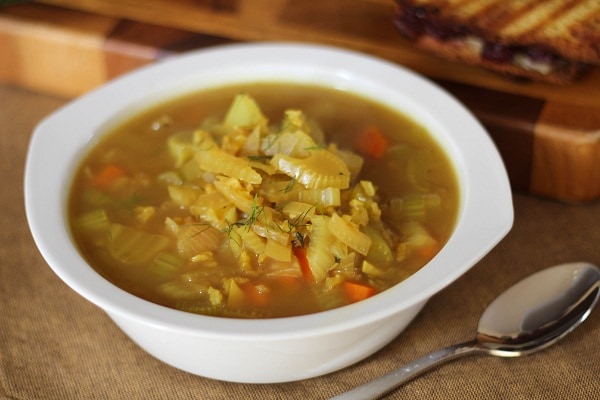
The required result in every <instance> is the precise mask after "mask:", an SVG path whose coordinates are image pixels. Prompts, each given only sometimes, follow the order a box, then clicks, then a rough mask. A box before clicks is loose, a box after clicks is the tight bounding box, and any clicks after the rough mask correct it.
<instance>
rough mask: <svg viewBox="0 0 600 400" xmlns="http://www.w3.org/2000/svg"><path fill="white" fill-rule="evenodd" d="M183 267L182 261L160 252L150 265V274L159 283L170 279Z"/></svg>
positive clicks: (172, 255) (174, 256)
mask: <svg viewBox="0 0 600 400" xmlns="http://www.w3.org/2000/svg"><path fill="white" fill-rule="evenodd" d="M182 265H183V260H182V259H181V258H179V257H177V256H176V255H174V254H171V253H167V252H160V253H158V254H157V255H156V257H154V259H153V260H152V263H151V264H150V272H151V274H152V275H153V276H154V277H156V278H158V279H159V280H161V281H166V280H167V279H171V278H172V277H173V275H174V274H175V273H176V272H177V271H179V269H180V268H181V266H182Z"/></svg>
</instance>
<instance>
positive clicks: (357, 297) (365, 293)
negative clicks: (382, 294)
mask: <svg viewBox="0 0 600 400" xmlns="http://www.w3.org/2000/svg"><path fill="white" fill-rule="evenodd" d="M342 287H343V289H344V293H345V294H346V296H347V297H348V299H349V300H350V301H351V302H352V303H356V302H357V301H361V300H365V299H367V298H369V297H371V296H373V295H375V294H376V293H377V289H375V288H374V287H372V286H369V285H366V284H362V283H358V282H351V281H344V282H343V283H342Z"/></svg>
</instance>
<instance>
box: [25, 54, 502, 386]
mask: <svg viewBox="0 0 600 400" xmlns="http://www.w3.org/2000/svg"><path fill="white" fill-rule="evenodd" d="M249 81H270V82H272V81H281V82H295V83H298V82H300V83H303V82H305V83H309V84H318V85H323V86H327V87H335V88H339V89H347V90H351V91H353V92H355V93H359V94H362V95H363V96H364V97H370V98H374V99H377V100H379V101H380V102H384V103H386V104H388V105H390V106H392V107H394V108H397V109H398V110H401V111H402V112H404V113H406V114H409V115H411V116H413V117H414V118H415V119H416V120H418V121H419V122H420V123H422V124H423V125H425V126H426V127H427V128H429V130H430V131H431V133H432V135H433V136H434V137H435V138H436V139H437V140H438V141H439V143H440V144H441V145H442V146H443V147H444V148H445V149H446V151H447V153H448V155H449V156H450V158H451V160H452V162H453V163H454V165H455V167H456V172H457V175H458V178H459V185H460V196H461V202H460V210H459V217H458V222H457V225H456V229H455V231H454V233H453V235H452V237H451V238H450V240H449V241H448V243H447V244H446V246H445V247H444V248H443V249H442V250H441V252H440V253H439V254H438V255H437V256H436V257H435V258H434V259H433V260H432V261H430V262H429V263H428V264H427V265H426V266H425V267H424V268H422V269H421V270H420V271H418V272H417V273H415V274H414V275H413V276H411V277H410V278H408V279H407V280H405V281H404V282H401V283H400V284H398V285H396V286H394V287H393V288H391V289H388V290H387V291H385V292H383V293H381V294H379V295H377V296H374V297H372V298H370V299H368V300H364V301H362V302H359V303H355V304H353V305H350V306H346V307H342V308H339V309H335V310H331V311H326V312H322V313H317V314H312V315H306V316H298V317H291V318H281V319H269V320H239V319H224V318H215V317H207V316H201V315H195V314H190V313H186V312H182V311H176V310H173V309H169V308H165V307H161V306H158V305H155V304H152V303H150V302H147V301H145V300H142V299H140V298H137V297H135V296H133V295H131V294H129V293H127V292H125V291H123V290H121V289H119V288H117V287H116V286H114V285H112V284H111V283H109V282H108V281H106V280H105V279H103V278H102V277H101V276H100V275H99V274H98V273H96V272H95V270H94V269H92V268H91V267H90V266H89V265H88V264H87V263H86V261H85V260H84V259H83V258H82V257H81V255H80V254H79V252H78V251H77V249H76V248H75V246H74V244H73V241H72V240H71V236H70V233H69V230H68V227H67V211H66V204H67V195H68V189H69V186H70V182H71V179H72V174H73V172H74V170H75V168H76V166H77V165H78V163H79V162H80V158H81V157H82V154H83V152H84V150H85V148H86V146H87V145H88V143H90V141H92V139H93V138H94V136H95V135H98V134H100V133H102V132H104V131H105V130H106V129H107V127H108V126H110V125H112V124H114V123H115V121H119V120H121V119H122V118H123V117H124V116H125V115H127V114H130V113H132V112H135V111H136V110H139V109H143V108H146V107H148V106H149V105H151V104H153V103H156V102H160V101H161V100H164V99H167V98H170V97H173V96H177V95H179V94H183V93H187V92H191V91H198V90H201V89H203V88H207V87H214V86H220V85H223V84H229V83H236V82H249ZM25 206H26V212H27V218H28V221H29V224H30V228H31V232H32V233H33V237H34V239H35V241H36V244H37V246H38V247H39V250H40V252H41V253H42V255H43V256H44V258H45V259H46V261H47V262H48V264H49V265H50V267H51V268H52V269H53V270H54V271H55V273H56V274H57V275H58V276H59V277H60V278H61V279H63V280H64V281H65V282H66V283H67V284H68V285H69V286H70V287H71V288H72V289H73V290H75V291H76V292H77V293H79V294H80V295H81V296H83V297H84V298H86V299H88V300H89V301H91V302H92V303H94V304H96V305H97V306H98V307H100V308H102V309H103V310H104V311H105V312H106V313H107V314H108V315H109V316H110V317H111V318H112V319H113V320H114V321H115V323H116V324H117V325H118V326H119V327H120V328H121V329H122V330H123V331H124V332H125V333H126V334H127V335H129V337H131V339H132V340H133V341H135V342H136V343H137V344H138V345H140V346H141V347H142V348H143V349H145V350H146V351H147V352H148V353H150V354H152V355H153V356H155V357H156V358H158V359H160V360H162V361H164V362H165V363H167V364H170V365H173V366H175V367H177V368H180V369H182V370H185V371H188V372H191V373H194V374H198V375H202V376H206V377H211V378H216V379H220V380H227V381H236V382H252V383H274V382H284V381H293V380H299V379H305V378H310V377H314V376H318V375H322V374H326V373H329V372H332V371H336V370H339V369H341V368H343V367H346V366H348V365H351V364H353V363H355V362H357V361H359V360H361V359H363V358H365V357H367V356H369V355H370V354H372V353H374V352H375V351H377V350H378V349H380V348H381V347H383V346H385V345H386V344H387V343H389V342H390V341H391V340H392V339H393V338H394V337H396V336H397V335H398V334H399V333H400V332H401V331H402V330H403V329H404V328H405V327H406V326H407V325H408V324H409V322H410V321H411V320H412V319H413V318H414V317H415V315H416V314H417V313H418V312H419V311H420V310H421V309H422V307H423V306H424V305H425V303H426V302H427V300H428V299H429V298H430V297H431V296H433V295H435V294H436V293H437V292H439V291H440V290H441V289H443V288H444V287H446V286H447V285H449V284H450V283H452V282H453V281H454V280H456V279H457V278H458V277H460V276H461V275H462V274H464V273H465V272H466V271H467V270H468V269H469V268H470V267H471V266H473V265H474V264H475V263H476V262H477V261H478V260H479V259H480V258H481V257H483V256H484V255H485V254H486V253H487V252H488V251H489V250H490V249H491V248H492V247H493V246H494V245H496V243H497V242H498V241H499V240H500V239H501V238H502V237H503V236H504V235H505V234H506V233H507V232H508V231H509V229H510V227H511V226H512V221H513V210H512V199H511V192H510V188H509V183H508V179H507V176H506V172H505V169H504V166H503V164H502V161H501V159H500V157H499V154H498V152H497V151H496V149H495V147H494V145H493V144H492V142H491V140H490V138H489V137H488V134H487V133H486V132H485V130H484V129H483V128H482V127H481V125H480V124H479V123H478V122H477V121H476V120H475V118H474V117H473V116H472V115H471V114H470V113H469V112H468V111H467V110H466V109H465V108H464V107H463V106H462V105H461V104H459V103H458V102H457V101H456V100H455V99H454V98H453V97H451V96H449V95H448V94H447V93H446V92H444V91H443V90H441V89H440V88H438V87H437V86H436V85H434V84H432V83H431V82H429V81H428V80H426V79H424V78H422V77H420V76H418V75H416V74H415V73H413V72H410V71H408V70H406V69H403V68H401V67H399V66H397V65H394V64H392V63H388V62H385V61H382V60H378V59H375V58H372V57H370V56H368V55H364V54H359V53H354V52H349V51H346V50H340V49H334V48H329V47H320V46H310V45H300V44H276V43H273V44H243V45H232V46H225V47H220V48H213V49H210V50H202V51H197V52H192V53H189V54H186V55H183V56H179V57H175V58H172V59H169V60H166V61H164V62H160V63H157V64H155V65H152V66H150V67H146V68H142V69H140V70H138V71H135V72H133V73H131V74H128V75H126V76H124V77H122V78H119V79H116V80H114V81H112V82H110V83H108V84H107V85H105V86H103V87H101V88H100V89H98V90H95V91H93V92H91V93H89V94H87V95H85V96H83V97H81V98H79V99H77V100H75V101H73V102H72V103H70V104H68V105H66V106H65V107H63V108H62V109H60V110H58V111H57V112H55V113H54V114H52V115H50V116H49V117H48V118H46V119H45V120H44V121H43V122H41V123H40V124H39V126H38V127H37V129H36V130H35V132H34V134H33V137H32V140H31V143H30V147H29V152H28V157H27V164H26V171H25Z"/></svg>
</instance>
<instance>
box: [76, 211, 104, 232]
mask: <svg viewBox="0 0 600 400" xmlns="http://www.w3.org/2000/svg"><path fill="white" fill-rule="evenodd" d="M76 225H77V227H78V228H80V229H81V230H82V231H84V232H98V231H108V229H109V228H110V220H109V219H108V214H107V213H106V210H104V209H99V210H94V211H90V212H88V213H86V214H83V215H81V216H80V217H79V218H77V221H76Z"/></svg>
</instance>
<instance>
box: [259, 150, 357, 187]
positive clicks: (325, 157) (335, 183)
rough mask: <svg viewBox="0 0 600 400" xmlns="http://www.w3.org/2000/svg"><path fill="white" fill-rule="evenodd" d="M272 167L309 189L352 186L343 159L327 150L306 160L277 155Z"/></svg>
mask: <svg viewBox="0 0 600 400" xmlns="http://www.w3.org/2000/svg"><path fill="white" fill-rule="evenodd" d="M271 165H273V166H275V167H277V168H278V169H279V170H280V171H281V172H283V173H284V174H286V175H288V176H290V177H292V178H294V179H295V180H296V181H297V182H298V183H300V184H302V185H303V186H304V187H305V188H307V189H323V188H329V187H333V188H338V189H347V188H348V187H349V185H350V171H349V170H348V167H347V166H346V164H345V163H344V161H343V160H342V159H340V158H339V157H337V156H335V155H334V154H333V153H331V152H329V151H327V150H317V151H313V152H311V153H310V155H309V156H308V157H306V158H293V157H290V156H286V155H284V154H277V155H275V156H274V157H273V158H272V159H271Z"/></svg>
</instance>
